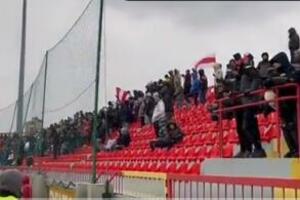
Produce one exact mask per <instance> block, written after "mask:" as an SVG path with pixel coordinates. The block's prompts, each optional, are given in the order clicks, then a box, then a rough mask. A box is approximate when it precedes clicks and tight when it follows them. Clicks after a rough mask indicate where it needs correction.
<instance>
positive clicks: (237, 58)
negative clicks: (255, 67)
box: [233, 53, 244, 75]
mask: <svg viewBox="0 0 300 200" xmlns="http://www.w3.org/2000/svg"><path fill="white" fill-rule="evenodd" d="M233 58H234V65H235V70H236V71H237V72H238V73H239V74H240V75H241V74H242V71H243V66H244V61H243V58H242V56H241V54H240V53H235V54H234V55H233Z"/></svg>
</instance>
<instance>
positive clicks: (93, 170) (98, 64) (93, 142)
mask: <svg viewBox="0 0 300 200" xmlns="http://www.w3.org/2000/svg"><path fill="white" fill-rule="evenodd" d="M103 1H104V0H100V12H99V25H98V46H97V61H96V80H95V107H94V120H93V134H92V145H93V148H92V149H93V152H92V156H93V167H92V183H96V181H97V176H96V164H97V163H96V134H97V126H98V118H97V113H98V99H99V73H100V56H101V33H102V16H103Z"/></svg>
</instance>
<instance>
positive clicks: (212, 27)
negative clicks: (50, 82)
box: [0, 0, 300, 108]
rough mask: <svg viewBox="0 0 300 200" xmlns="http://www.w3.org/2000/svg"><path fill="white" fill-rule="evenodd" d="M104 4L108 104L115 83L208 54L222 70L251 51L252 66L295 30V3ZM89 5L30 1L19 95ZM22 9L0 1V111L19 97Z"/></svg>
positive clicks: (113, 0) (139, 81)
mask: <svg viewBox="0 0 300 200" xmlns="http://www.w3.org/2000/svg"><path fill="white" fill-rule="evenodd" d="M105 2H106V3H105V7H104V10H105V17H104V19H105V22H104V44H105V48H104V57H103V62H102V63H104V64H103V65H102V66H101V67H102V68H101V69H102V70H101V73H103V69H104V65H105V66H106V69H107V88H106V89H107V97H108V99H112V98H113V96H114V92H115V90H114V88H115V87H116V86H120V87H122V88H124V89H130V90H131V89H134V88H138V89H143V88H144V85H145V84H146V83H147V82H149V81H151V80H157V79H158V78H160V77H161V76H163V75H164V73H166V72H167V71H168V70H170V69H172V68H175V67H176V68H178V69H180V70H181V71H184V70H185V69H187V68H190V67H191V66H192V65H193V64H194V63H195V62H196V61H197V60H198V59H200V58H201V57H203V56H206V55H209V54H212V53H214V54H215V55H216V57H217V61H219V62H221V63H222V64H223V66H224V65H225V64H226V63H227V62H228V60H229V59H230V58H231V56H232V55H233V54H234V53H235V52H241V53H245V52H251V53H253V54H254V56H255V59H256V62H258V61H259V59H260V54H261V53H262V52H263V51H268V52H269V53H270V55H274V54H275V53H277V52H279V51H288V49H287V42H288V34H287V30H288V28H289V27H291V26H294V27H295V28H296V29H297V30H300V13H299V10H300V2H257V1H256V2H195V1H191V2H186V1H182V2H179V1H174V2H159V1H155V2H127V1H123V0H106V1H105ZM87 3H88V0H28V19H27V24H28V27H27V54H26V73H25V90H26V89H27V88H28V87H29V86H30V84H31V82H32V81H33V80H34V78H35V76H36V75H37V73H38V69H39V67H40V65H41V62H42V59H43V56H44V54H45V52H46V50H47V49H49V48H51V47H52V46H53V45H55V44H56V43H57V41H59V39H60V38H61V37H62V36H63V35H64V34H65V33H66V32H67V31H68V29H69V28H70V27H71V26H72V24H73V23H74V22H75V21H76V19H77V18H78V17H79V16H80V14H81V12H82V11H83V10H84V8H85V6H86V5H87ZM21 6H22V4H21V1H20V0H1V1H0V27H1V31H0V91H1V96H0V108H1V107H5V106H6V105H8V104H9V103H11V102H13V101H14V100H15V99H16V97H17V88H18V70H19V50H20V37H21V36H20V32H21ZM95 20H97V19H95ZM101 83H102V85H101V103H103V98H104V90H102V89H103V87H104V86H103V85H104V84H103V80H102V81H101Z"/></svg>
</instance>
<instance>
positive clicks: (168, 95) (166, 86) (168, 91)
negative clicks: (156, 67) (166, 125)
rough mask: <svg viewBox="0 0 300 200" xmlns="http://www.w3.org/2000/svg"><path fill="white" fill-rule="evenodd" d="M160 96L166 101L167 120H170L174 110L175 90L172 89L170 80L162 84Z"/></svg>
mask: <svg viewBox="0 0 300 200" xmlns="http://www.w3.org/2000/svg"><path fill="white" fill-rule="evenodd" d="M159 93H160V96H161V97H162V100H163V102H164V103H165V113H166V120H167V121H168V120H170V119H171V118H172V116H173V112H174V108H173V105H174V100H173V96H174V92H173V89H172V85H170V83H169V82H167V81H165V82H163V84H162V88H161V89H160V91H159Z"/></svg>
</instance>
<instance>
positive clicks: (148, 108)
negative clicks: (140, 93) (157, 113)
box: [144, 92, 155, 124]
mask: <svg viewBox="0 0 300 200" xmlns="http://www.w3.org/2000/svg"><path fill="white" fill-rule="evenodd" d="M144 103H145V108H144V109H145V115H144V116H145V124H149V123H151V118H152V115H153V111H154V107H155V102H154V99H153V97H152V95H151V93H149V92H148V93H146V97H145V100H144Z"/></svg>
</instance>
